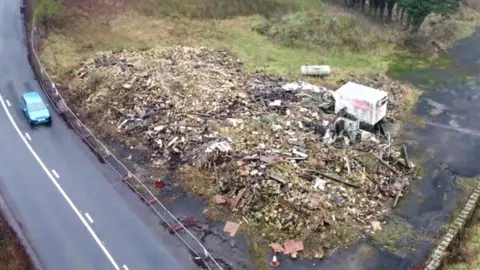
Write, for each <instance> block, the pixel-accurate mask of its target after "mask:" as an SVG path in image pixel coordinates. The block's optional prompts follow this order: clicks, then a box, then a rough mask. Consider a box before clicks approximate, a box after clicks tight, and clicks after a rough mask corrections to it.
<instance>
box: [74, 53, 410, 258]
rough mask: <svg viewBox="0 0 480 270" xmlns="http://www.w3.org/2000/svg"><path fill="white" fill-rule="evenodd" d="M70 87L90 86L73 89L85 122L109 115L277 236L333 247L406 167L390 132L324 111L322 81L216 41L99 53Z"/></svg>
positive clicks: (378, 203)
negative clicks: (263, 63) (275, 69)
mask: <svg viewBox="0 0 480 270" xmlns="http://www.w3.org/2000/svg"><path fill="white" fill-rule="evenodd" d="M372 86H373V87H375V86H376V85H372ZM71 88H72V89H76V90H75V93H78V95H82V96H87V97H88V98H86V99H81V98H79V96H77V97H76V98H77V101H78V102H80V104H77V107H78V108H80V107H81V108H83V110H84V111H86V112H89V115H88V116H86V118H87V119H90V120H89V121H90V123H89V124H90V125H94V126H96V128H97V129H102V128H105V126H106V124H105V123H109V124H110V125H111V126H113V127H115V129H116V131H117V133H118V134H120V135H121V137H123V138H125V137H128V138H135V140H132V139H129V141H130V142H134V143H130V145H131V146H132V147H140V146H141V145H142V146H148V148H149V149H150V151H151V157H152V161H155V162H157V163H158V161H159V160H161V161H162V160H163V161H168V160H172V159H175V160H177V161H179V162H180V164H179V166H193V167H196V168H202V170H206V171H209V172H211V173H212V174H216V177H215V178H213V179H215V180H214V182H212V183H211V184H212V185H215V186H217V187H218V189H217V190H218V192H219V194H217V196H221V197H222V198H225V200H224V199H221V200H217V201H219V203H227V202H228V203H229V204H230V206H231V208H232V209H233V211H234V212H236V213H237V214H238V215H241V216H243V217H244V218H246V219H247V220H248V221H249V223H251V224H254V225H255V224H256V225H258V226H260V227H266V228H270V229H272V230H270V232H273V231H275V232H277V233H278V234H276V235H269V236H271V237H272V238H277V239H275V240H279V239H278V238H291V239H293V238H296V239H307V241H313V240H312V238H315V239H316V241H318V242H319V243H321V244H322V245H323V246H322V247H321V248H324V249H330V248H333V247H334V246H335V245H338V242H334V241H333V240H332V241H330V240H331V239H336V238H335V235H338V234H339V232H340V231H342V230H344V229H345V228H352V227H358V228H366V227H368V226H370V224H371V222H372V221H375V220H376V219H378V218H379V216H381V215H382V214H383V213H384V212H385V211H386V209H387V207H386V205H385V203H386V202H387V200H388V199H389V198H394V197H397V199H398V196H400V194H401V192H402V190H404V189H405V188H406V187H407V186H408V184H409V182H410V179H411V176H412V175H413V173H412V172H411V168H412V166H413V165H412V164H410V163H409V162H408V158H405V156H404V155H403V154H402V151H401V149H396V148H395V147H393V144H392V142H391V138H390V136H389V135H388V132H383V133H382V132H380V133H378V134H373V133H369V132H366V131H363V130H359V129H358V128H357V127H355V125H356V124H358V123H357V122H355V119H354V117H353V118H352V116H351V115H349V114H348V112H345V111H342V112H341V113H339V114H337V115H335V114H333V113H332V111H333V106H334V100H333V95H332V91H331V90H329V89H326V88H322V87H317V86H313V85H311V84H308V83H305V82H295V83H289V82H287V81H285V80H284V79H282V78H274V77H271V76H266V75H261V74H247V73H245V72H244V71H243V69H242V62H241V61H240V60H239V59H235V58H233V57H231V56H230V55H229V54H228V53H227V52H226V51H218V50H211V49H208V48H188V47H170V48H167V49H164V50H161V51H154V50H151V51H142V52H131V51H123V52H118V53H112V52H107V53H102V54H99V55H97V56H96V57H95V59H91V60H89V61H86V62H84V63H83V64H82V67H81V68H80V69H79V70H77V71H76V73H75V78H74V79H73V81H72V85H71ZM394 88H395V89H394V90H392V89H388V87H385V86H383V87H382V90H385V91H388V92H389V98H392V99H395V100H392V101H393V102H390V104H391V105H389V106H390V107H389V116H388V118H389V119H391V120H396V119H398V118H399V117H398V115H399V111H400V109H401V108H400V107H401V106H399V105H396V104H401V102H402V100H401V99H402V97H403V95H402V89H401V88H399V87H398V88H397V87H394ZM85 108H86V109H85ZM352 124H353V128H352ZM406 159H407V160H406ZM191 181H196V179H191ZM312 234H315V235H316V236H315V237H310V236H311V235H312ZM329 242H334V244H332V245H327V243H329ZM307 245H308V243H307Z"/></svg>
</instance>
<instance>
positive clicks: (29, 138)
mask: <svg viewBox="0 0 480 270" xmlns="http://www.w3.org/2000/svg"><path fill="white" fill-rule="evenodd" d="M25 137H27V139H28V140H29V141H31V140H32V137H30V134H28V133H26V132H25Z"/></svg>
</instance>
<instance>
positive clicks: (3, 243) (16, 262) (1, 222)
mask: <svg viewBox="0 0 480 270" xmlns="http://www.w3.org/2000/svg"><path fill="white" fill-rule="evenodd" d="M33 269H35V268H34V267H33V264H32V263H31V261H30V258H29V257H28V255H27V253H26V251H25V249H24V247H23V245H22V244H21V243H20V240H19V239H18V238H17V235H16V234H15V232H14V231H13V230H12V228H11V227H10V226H9V225H8V223H7V221H6V220H5V219H4V218H3V216H2V215H1V213H0V270H33Z"/></svg>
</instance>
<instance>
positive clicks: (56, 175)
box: [52, 170, 60, 179]
mask: <svg viewBox="0 0 480 270" xmlns="http://www.w3.org/2000/svg"><path fill="white" fill-rule="evenodd" d="M52 173H53V175H55V177H56V178H57V179H58V178H60V175H58V173H57V171H55V170H52Z"/></svg>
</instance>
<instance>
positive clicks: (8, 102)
mask: <svg viewBox="0 0 480 270" xmlns="http://www.w3.org/2000/svg"><path fill="white" fill-rule="evenodd" d="M6 102H7V105H8V107H11V106H12V105H10V101H8V99H7V100H6Z"/></svg>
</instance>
